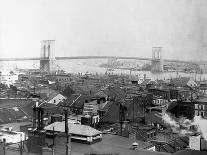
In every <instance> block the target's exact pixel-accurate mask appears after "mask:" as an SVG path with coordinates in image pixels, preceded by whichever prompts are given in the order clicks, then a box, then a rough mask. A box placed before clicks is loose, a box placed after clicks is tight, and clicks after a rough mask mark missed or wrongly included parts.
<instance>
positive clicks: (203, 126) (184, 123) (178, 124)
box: [162, 113, 207, 141]
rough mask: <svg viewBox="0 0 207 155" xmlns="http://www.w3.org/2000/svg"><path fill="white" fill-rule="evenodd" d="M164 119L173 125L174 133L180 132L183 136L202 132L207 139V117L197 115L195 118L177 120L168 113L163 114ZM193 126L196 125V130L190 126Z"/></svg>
mask: <svg viewBox="0 0 207 155" xmlns="http://www.w3.org/2000/svg"><path fill="white" fill-rule="evenodd" d="M162 119H163V121H164V122H165V123H166V124H168V125H169V126H170V127H171V129H172V131H173V132H174V133H178V134H179V135H183V136H185V135H188V134H193V133H200V134H201V135H202V136H203V138H204V139H205V140H206V141H207V119H203V118H201V117H200V116H195V117H194V118H193V120H189V119H186V118H184V117H183V118H179V119H178V120H176V119H174V118H173V117H171V116H170V115H169V114H167V113H165V114H163V115H162ZM191 126H194V130H192V129H191V128H190V127H191Z"/></svg>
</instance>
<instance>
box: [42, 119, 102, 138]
mask: <svg viewBox="0 0 207 155" xmlns="http://www.w3.org/2000/svg"><path fill="white" fill-rule="evenodd" d="M53 127H54V130H55V131H57V132H65V122H64V121H63V122H54V123H52V124H50V125H48V126H46V127H45V128H44V129H45V130H50V131H52V130H53ZM68 128H69V133H71V134H77V135H83V136H93V135H98V134H100V133H101V132H100V131H98V130H96V129H94V128H92V127H90V126H87V125H79V124H72V123H69V124H68Z"/></svg>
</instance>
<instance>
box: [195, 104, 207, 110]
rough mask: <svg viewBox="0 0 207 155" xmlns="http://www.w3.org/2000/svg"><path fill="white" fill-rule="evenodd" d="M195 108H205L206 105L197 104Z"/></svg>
mask: <svg viewBox="0 0 207 155" xmlns="http://www.w3.org/2000/svg"><path fill="white" fill-rule="evenodd" d="M195 109H201V110H205V105H200V104H195Z"/></svg>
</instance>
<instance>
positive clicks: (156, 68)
mask: <svg viewBox="0 0 207 155" xmlns="http://www.w3.org/2000/svg"><path fill="white" fill-rule="evenodd" d="M151 66H152V67H151V71H152V72H154V73H158V72H163V58H162V47H153V48H152V63H151Z"/></svg>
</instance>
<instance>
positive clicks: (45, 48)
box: [40, 40, 55, 72]
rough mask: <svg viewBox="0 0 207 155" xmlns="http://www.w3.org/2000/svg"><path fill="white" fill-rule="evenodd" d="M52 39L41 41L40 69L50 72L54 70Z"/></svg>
mask: <svg viewBox="0 0 207 155" xmlns="http://www.w3.org/2000/svg"><path fill="white" fill-rule="evenodd" d="M54 43H55V41H54V40H42V41H41V53H40V70H41V71H43V72H52V71H54V70H55V57H54Z"/></svg>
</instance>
